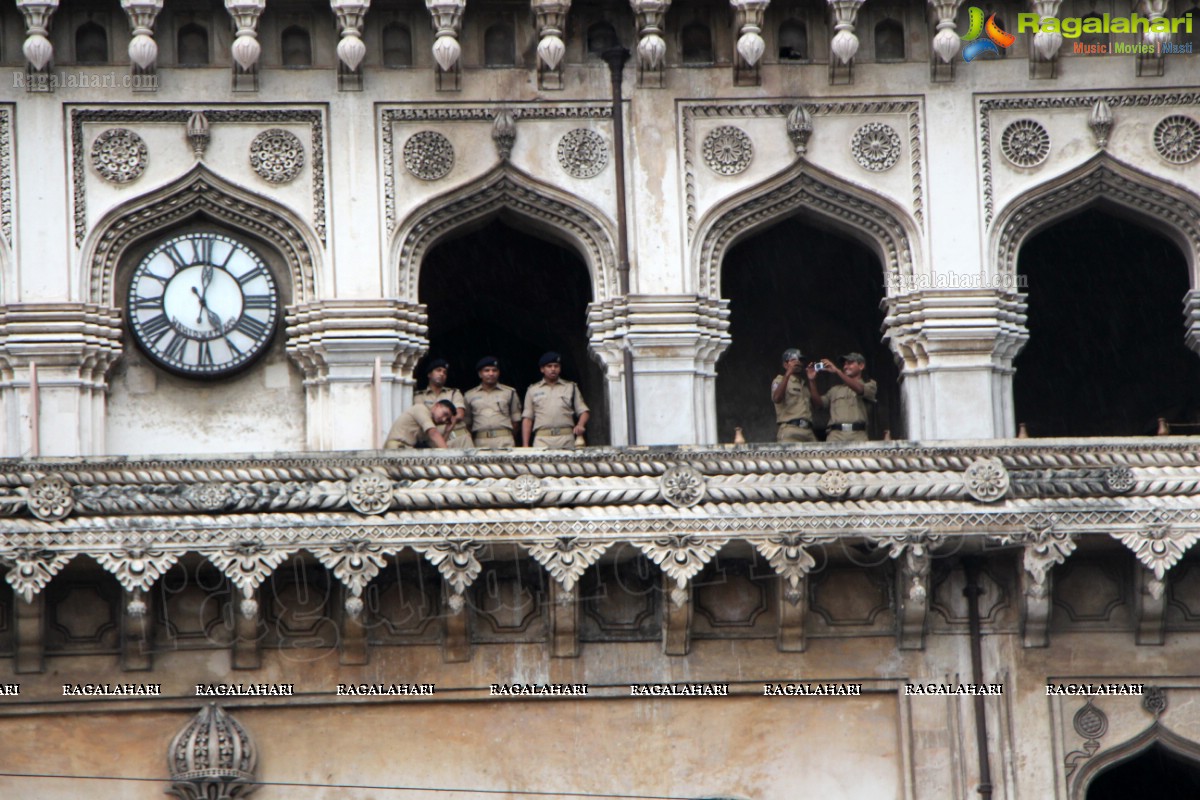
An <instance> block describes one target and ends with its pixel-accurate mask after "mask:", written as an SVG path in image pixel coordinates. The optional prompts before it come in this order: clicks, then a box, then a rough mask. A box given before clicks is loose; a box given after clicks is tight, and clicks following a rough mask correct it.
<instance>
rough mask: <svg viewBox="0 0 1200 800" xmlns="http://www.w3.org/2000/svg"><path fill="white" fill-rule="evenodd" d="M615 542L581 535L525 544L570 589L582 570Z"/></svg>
mask: <svg viewBox="0 0 1200 800" xmlns="http://www.w3.org/2000/svg"><path fill="white" fill-rule="evenodd" d="M611 546H612V542H606V541H589V540H587V539H584V538H582V537H579V536H560V537H558V538H556V539H548V540H545V541H540V542H530V543H528V544H526V545H524V547H525V549H526V550H528V551H529V554H530V555H532V556H533V558H534V559H535V560H536V561H537V562H538V563H539V564H541V565H542V566H543V567H545V568H546V571H547V572H549V573H550V576H551V577H552V578H554V580H556V581H557V582H558V584H559V585H560V586H562V588H563V589H565V590H566V591H568V592H570V591H572V590H573V589H574V588H575V584H576V583H578V582H579V579H580V578H582V577H583V573H584V572H586V571H587V568H588V567H590V566H591V565H592V564H595V563H596V562H597V561H599V560H600V556H602V555H604V553H605V551H607V550H608V548H609V547H611Z"/></svg>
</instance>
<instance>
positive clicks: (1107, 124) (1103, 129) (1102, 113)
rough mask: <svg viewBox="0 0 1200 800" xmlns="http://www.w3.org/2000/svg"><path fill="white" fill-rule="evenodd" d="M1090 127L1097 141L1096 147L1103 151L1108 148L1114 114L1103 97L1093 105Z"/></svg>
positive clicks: (1089, 117)
mask: <svg viewBox="0 0 1200 800" xmlns="http://www.w3.org/2000/svg"><path fill="white" fill-rule="evenodd" d="M1088 127H1089V128H1091V129H1092V136H1093V137H1094V138H1095V140H1096V147H1099V148H1100V149H1101V150H1103V149H1104V148H1106V147H1108V136H1109V134H1110V133H1112V129H1113V113H1112V109H1111V108H1109V107H1108V103H1106V102H1104V98H1103V97H1101V98H1100V99H1099V100H1097V101H1096V102H1095V103H1094V104H1093V105H1092V113H1091V114H1090V115H1089V116H1088Z"/></svg>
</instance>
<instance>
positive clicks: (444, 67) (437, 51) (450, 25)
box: [425, 0, 467, 91]
mask: <svg viewBox="0 0 1200 800" xmlns="http://www.w3.org/2000/svg"><path fill="white" fill-rule="evenodd" d="M425 7H426V8H428V9H429V13H430V15H432V17H433V29H434V31H435V34H434V36H435V38H434V41H433V60H434V61H436V62H437V88H438V89H439V90H451V91H457V90H458V82H459V75H460V74H461V70H460V68H459V63H458V58H459V56H461V55H462V46H461V45H460V44H459V43H458V34H459V33H460V32H461V31H462V18H463V12H464V11H466V9H467V0H425Z"/></svg>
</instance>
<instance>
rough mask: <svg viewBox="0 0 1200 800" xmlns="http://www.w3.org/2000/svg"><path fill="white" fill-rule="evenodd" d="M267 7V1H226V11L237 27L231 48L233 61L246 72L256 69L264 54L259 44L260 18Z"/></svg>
mask: <svg viewBox="0 0 1200 800" xmlns="http://www.w3.org/2000/svg"><path fill="white" fill-rule="evenodd" d="M266 7H267V3H266V0H225V9H226V10H227V11H228V12H229V16H231V17H233V21H234V24H235V25H236V27H237V33H236V34H235V38H234V40H233V47H232V48H231V51H232V53H233V60H234V61H235V62H237V65H238V66H239V67H241V68H242V69H243V70H245V71H246V72H249V71H250V70H251V69H253V68H254V65H255V64H257V63H258V57H259V56H260V55H261V54H262V45H261V44H259V43H258V18H259V15H261V14H262V12H263V9H265V8H266Z"/></svg>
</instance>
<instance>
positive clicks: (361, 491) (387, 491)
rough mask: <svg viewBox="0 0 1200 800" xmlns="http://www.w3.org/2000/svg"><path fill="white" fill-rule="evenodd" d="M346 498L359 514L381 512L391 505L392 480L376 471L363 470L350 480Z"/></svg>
mask: <svg viewBox="0 0 1200 800" xmlns="http://www.w3.org/2000/svg"><path fill="white" fill-rule="evenodd" d="M346 500H347V501H348V502H349V503H350V507H351V508H353V509H354V510H355V511H357V512H358V513H360V514H382V513H383V512H384V511H387V510H388V508H389V507H390V506H391V505H392V481H391V479H390V478H388V477H387V476H386V475H380V474H379V473H377V472H365V473H363V474H362V475H358V476H356V477H355V478H354V479H353V480H352V481H350V486H349V487H347V489H346Z"/></svg>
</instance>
